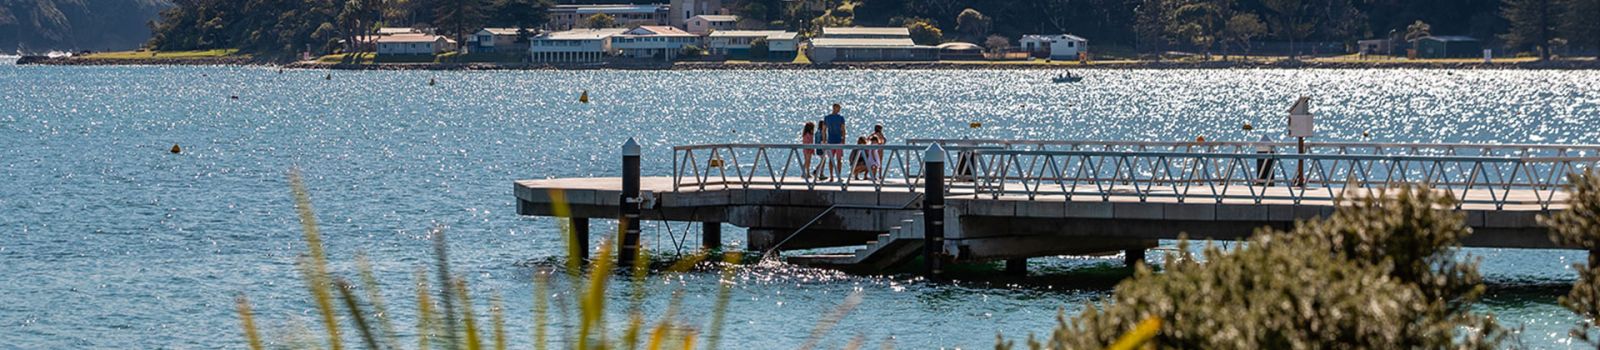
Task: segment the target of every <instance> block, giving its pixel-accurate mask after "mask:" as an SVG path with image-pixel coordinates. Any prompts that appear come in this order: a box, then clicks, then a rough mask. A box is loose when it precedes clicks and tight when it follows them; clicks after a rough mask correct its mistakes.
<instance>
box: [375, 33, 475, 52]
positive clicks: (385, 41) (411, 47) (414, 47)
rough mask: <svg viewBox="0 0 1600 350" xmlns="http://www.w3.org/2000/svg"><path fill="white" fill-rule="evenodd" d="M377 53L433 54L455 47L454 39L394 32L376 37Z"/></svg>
mask: <svg viewBox="0 0 1600 350" xmlns="http://www.w3.org/2000/svg"><path fill="white" fill-rule="evenodd" d="M377 42H378V54H379V55H433V54H438V53H440V52H446V51H452V50H455V49H456V41H455V40H450V38H447V37H445V36H443V35H429V34H395V35H386V36H381V37H378V39H377Z"/></svg>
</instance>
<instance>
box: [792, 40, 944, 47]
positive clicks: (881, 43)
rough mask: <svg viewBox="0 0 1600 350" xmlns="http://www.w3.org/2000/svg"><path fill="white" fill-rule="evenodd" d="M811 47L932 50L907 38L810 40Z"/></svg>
mask: <svg viewBox="0 0 1600 350" xmlns="http://www.w3.org/2000/svg"><path fill="white" fill-rule="evenodd" d="M811 47H834V48H868V47H880V48H881V47H917V48H933V47H932V46H920V45H917V43H916V42H913V41H911V39H909V38H893V39H855V38H814V39H811Z"/></svg>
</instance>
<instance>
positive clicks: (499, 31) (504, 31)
mask: <svg viewBox="0 0 1600 350" xmlns="http://www.w3.org/2000/svg"><path fill="white" fill-rule="evenodd" d="M482 31H487V32H489V34H494V35H517V28H483V30H482Z"/></svg>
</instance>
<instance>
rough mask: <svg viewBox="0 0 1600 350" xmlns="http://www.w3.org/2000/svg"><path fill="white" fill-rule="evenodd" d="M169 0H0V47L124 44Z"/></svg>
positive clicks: (131, 43)
mask: <svg viewBox="0 0 1600 350" xmlns="http://www.w3.org/2000/svg"><path fill="white" fill-rule="evenodd" d="M171 6H172V3H171V1H170V0H0V52H5V53H12V52H15V51H18V50H21V51H25V52H29V53H34V52H45V51H51V50H95V51H103V50H127V49H134V48H138V47H139V46H140V45H142V44H144V42H145V41H146V40H149V39H150V27H149V22H150V21H152V20H155V19H156V15H157V14H158V13H159V12H160V11H161V10H162V9H165V8H168V7H171Z"/></svg>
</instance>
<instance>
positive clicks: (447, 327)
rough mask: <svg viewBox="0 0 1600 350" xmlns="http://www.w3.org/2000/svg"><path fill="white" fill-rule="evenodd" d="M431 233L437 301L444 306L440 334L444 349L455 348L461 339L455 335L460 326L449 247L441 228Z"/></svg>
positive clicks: (452, 349) (454, 349)
mask: <svg viewBox="0 0 1600 350" xmlns="http://www.w3.org/2000/svg"><path fill="white" fill-rule="evenodd" d="M432 235H433V257H434V262H433V266H434V268H435V269H436V270H437V274H438V276H437V277H438V278H439V303H440V306H442V307H443V308H444V310H443V313H444V331H443V334H441V335H443V336H444V343H445V349H448V350H456V349H460V348H461V339H460V338H459V337H457V336H458V335H459V334H460V331H459V329H460V326H459V325H458V324H457V323H459V322H460V321H459V319H458V318H457V317H459V316H460V314H458V313H456V296H455V288H454V287H453V285H452V284H451V283H450V281H451V280H453V278H452V277H450V255H449V254H450V253H449V247H448V245H447V244H445V236H444V229H443V228H439V227H435V228H434V229H433V233H432Z"/></svg>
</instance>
